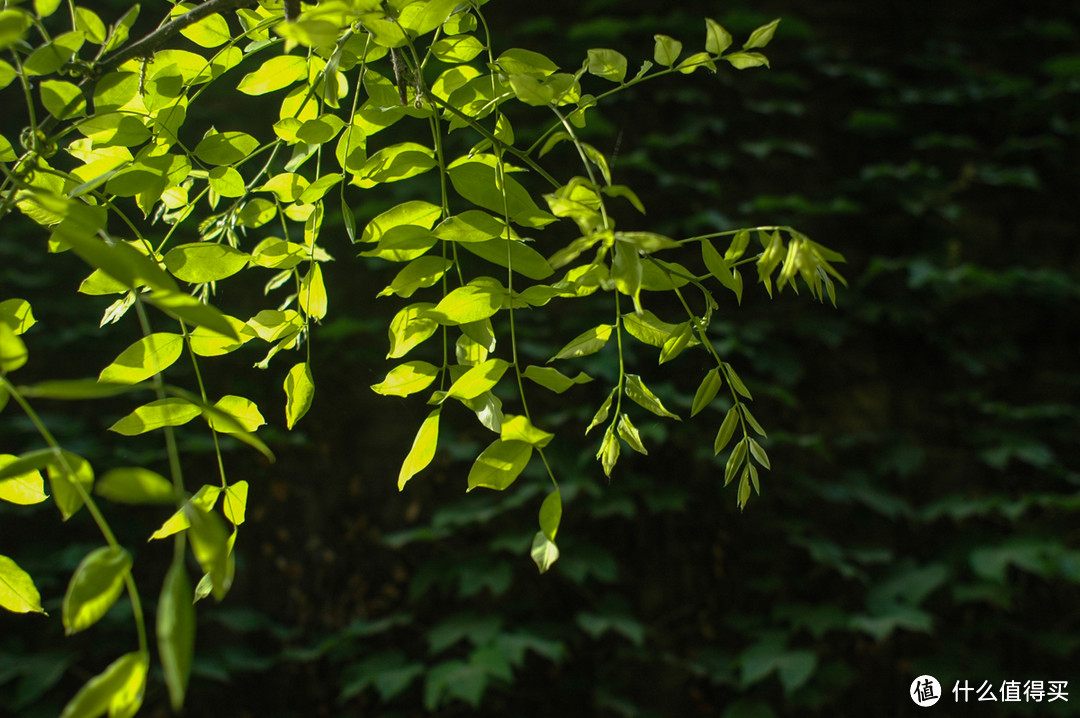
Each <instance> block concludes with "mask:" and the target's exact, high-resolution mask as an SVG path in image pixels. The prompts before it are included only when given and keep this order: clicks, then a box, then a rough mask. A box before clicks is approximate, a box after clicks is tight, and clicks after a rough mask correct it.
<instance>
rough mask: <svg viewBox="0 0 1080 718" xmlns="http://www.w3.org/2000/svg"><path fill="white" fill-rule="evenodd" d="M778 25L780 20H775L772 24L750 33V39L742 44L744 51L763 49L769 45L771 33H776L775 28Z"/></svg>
mask: <svg viewBox="0 0 1080 718" xmlns="http://www.w3.org/2000/svg"><path fill="white" fill-rule="evenodd" d="M779 24H780V18H776V19H775V20H773V21H772V22H770V23H768V24H766V25H762V26H761V27H759V28H758V29H756V30H754V31H753V32H752V33H750V39H749V40H747V41H746V42H744V43H743V49H744V50H753V49H754V48H758V47H765V46H766V45H768V44H769V41H770V40H772V38H773V33H775V32H776V26H777V25H779Z"/></svg>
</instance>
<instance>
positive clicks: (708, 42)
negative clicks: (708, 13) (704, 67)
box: [705, 18, 732, 55]
mask: <svg viewBox="0 0 1080 718" xmlns="http://www.w3.org/2000/svg"><path fill="white" fill-rule="evenodd" d="M731 42H732V41H731V33H730V32H728V31H727V30H725V29H724V28H723V26H722V25H720V23H718V22H716V21H715V20H713V19H711V18H705V51H706V52H710V53H712V54H713V55H720V54H722V53H723V52H724V50H726V49H728V48H729V47H731Z"/></svg>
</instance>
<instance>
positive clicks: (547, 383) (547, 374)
mask: <svg viewBox="0 0 1080 718" xmlns="http://www.w3.org/2000/svg"><path fill="white" fill-rule="evenodd" d="M521 375H522V376H523V377H525V378H526V379H529V380H531V381H534V382H536V383H537V384H539V385H540V386H542V387H544V388H546V389H550V390H551V391H553V392H555V393H556V394H562V393H563V392H564V391H566V390H567V389H569V388H570V387H572V386H574V385H575V384H586V383H588V382H590V381H592V377H591V376H589V375H588V374H586V373H585V372H578V374H577V376H575V377H574V378H572V379H571V378H570V377H568V376H566V375H565V374H563V373H562V372H560V371H559V370H558V369H556V368H554V367H539V366H535V365H533V366H529V367H526V368H525V371H523V372H522V373H521Z"/></svg>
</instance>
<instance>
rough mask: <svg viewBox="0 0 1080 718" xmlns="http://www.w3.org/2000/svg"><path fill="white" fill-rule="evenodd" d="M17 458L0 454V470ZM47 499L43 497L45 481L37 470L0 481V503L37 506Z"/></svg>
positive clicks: (13, 462)
mask: <svg viewBox="0 0 1080 718" xmlns="http://www.w3.org/2000/svg"><path fill="white" fill-rule="evenodd" d="M16 461H18V457H16V456H12V455H11V454H0V469H3V468H5V467H8V466H11V465H13V464H15V462H16ZM48 498H49V497H48V496H46V495H45V480H44V479H43V478H42V477H41V472H40V471H39V470H38V469H30V470H29V471H26V472H25V473H22V474H18V475H15V476H9V477H8V478H6V479H0V501H7V502H9V503H12V504H20V505H23V506H27V505H30V504H39V503H41V502H42V501H45V500H46V499H48Z"/></svg>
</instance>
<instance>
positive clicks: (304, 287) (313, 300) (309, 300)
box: [298, 264, 328, 319]
mask: <svg viewBox="0 0 1080 718" xmlns="http://www.w3.org/2000/svg"><path fill="white" fill-rule="evenodd" d="M298 301H299V304H300V308H301V309H303V310H304V313H305V314H307V315H308V316H309V317H313V318H315V319H322V318H323V317H325V316H326V310H327V304H328V299H327V296H326V283H325V282H323V276H322V267H321V266H319V265H318V264H312V266H311V269H310V270H308V273H307V274H305V275H304V278H303V279H301V280H300V295H299V299H298Z"/></svg>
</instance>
